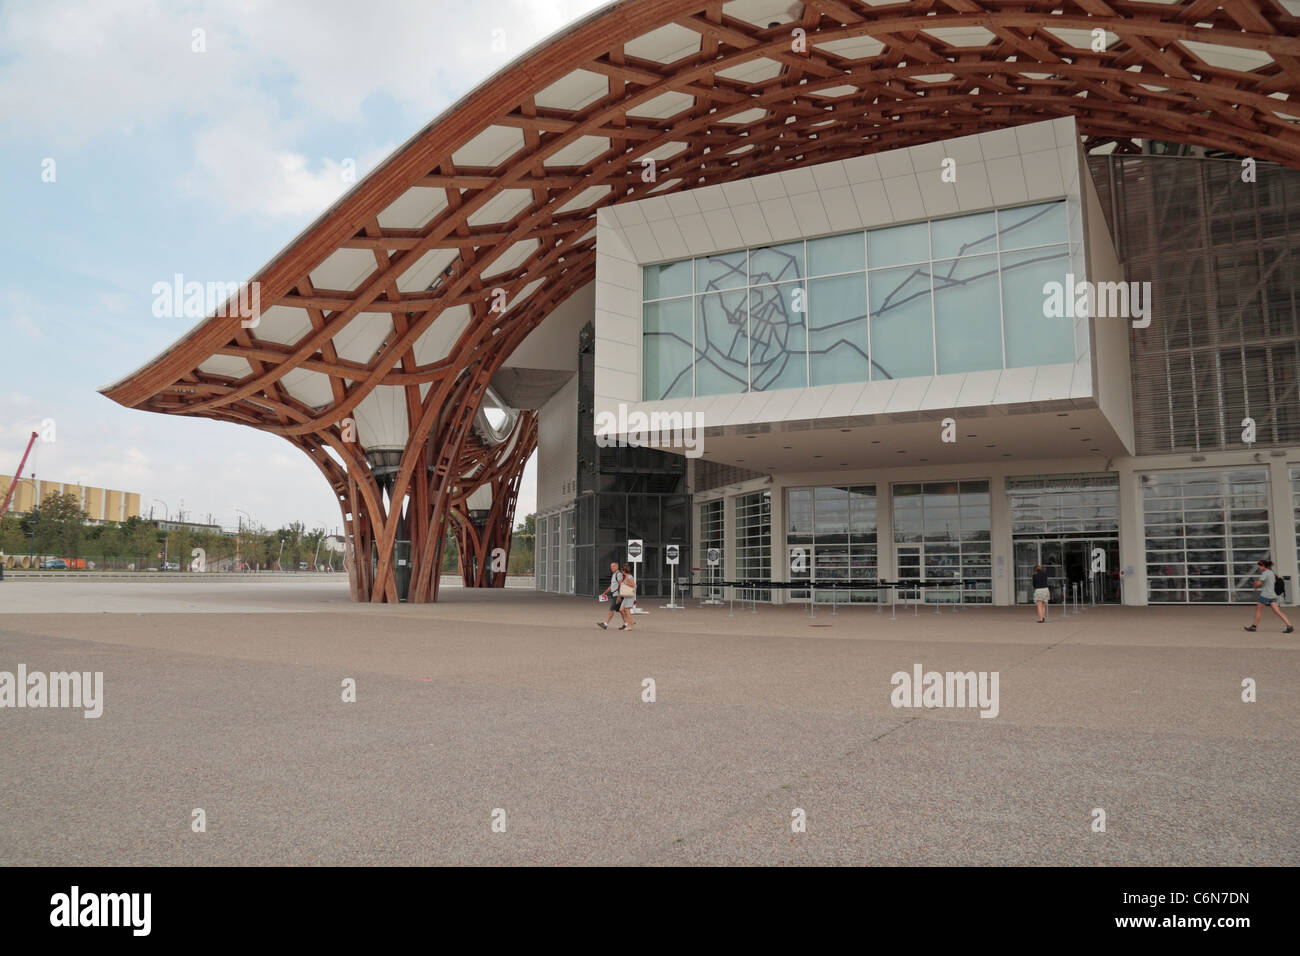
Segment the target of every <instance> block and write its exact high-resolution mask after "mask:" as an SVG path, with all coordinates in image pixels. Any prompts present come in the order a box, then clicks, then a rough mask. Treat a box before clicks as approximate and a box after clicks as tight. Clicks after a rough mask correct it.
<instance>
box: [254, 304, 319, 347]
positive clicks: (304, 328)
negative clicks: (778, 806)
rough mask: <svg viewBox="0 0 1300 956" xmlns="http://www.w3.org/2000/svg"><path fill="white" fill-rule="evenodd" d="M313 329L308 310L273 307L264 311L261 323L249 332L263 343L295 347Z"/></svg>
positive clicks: (281, 306) (282, 306)
mask: <svg viewBox="0 0 1300 956" xmlns="http://www.w3.org/2000/svg"><path fill="white" fill-rule="evenodd" d="M311 329H312V325H311V318H310V317H309V316H308V315H307V310H306V309H295V308H291V307H289V306H284V305H273V306H271V307H270V308H268V309H263V310H262V318H261V321H260V322H258V323H257V325H256V326H255V327H252V328H250V329H249V331H250V332H251V333H253V335H254V336H256V337H257V338H259V339H261V340H262V341H263V342H278V343H279V344H280V345H293V344H294V343H296V342H297V341H298V340H299V339H301V338H302V337H303V336H304V335H306V334H307V333H309V332H310V331H311Z"/></svg>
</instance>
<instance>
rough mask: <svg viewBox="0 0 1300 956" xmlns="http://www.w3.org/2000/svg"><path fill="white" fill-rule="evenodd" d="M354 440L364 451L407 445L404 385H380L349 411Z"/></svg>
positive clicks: (398, 447)
mask: <svg viewBox="0 0 1300 956" xmlns="http://www.w3.org/2000/svg"><path fill="white" fill-rule="evenodd" d="M352 417H353V418H354V419H355V420H356V423H357V442H358V444H360V445H361V447H362V448H364V449H365V450H366V451H379V450H381V449H395V448H397V449H400V448H405V447H406V439H407V423H406V394H405V389H401V388H397V387H396V386H392V385H380V386H378V387H376V388H375V389H374V391H372V392H371V393H370V394H369V395H367V396H366V397H365V398H363V399H362V400H361V402H360V404H358V405H357V407H356V409H355V410H354V411H353V413H352Z"/></svg>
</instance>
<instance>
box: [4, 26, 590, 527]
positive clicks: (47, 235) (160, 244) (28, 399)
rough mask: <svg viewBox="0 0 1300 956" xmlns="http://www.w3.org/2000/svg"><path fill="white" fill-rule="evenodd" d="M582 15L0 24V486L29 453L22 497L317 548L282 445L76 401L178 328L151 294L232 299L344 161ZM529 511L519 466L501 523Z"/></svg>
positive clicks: (333, 523) (308, 471)
mask: <svg viewBox="0 0 1300 956" xmlns="http://www.w3.org/2000/svg"><path fill="white" fill-rule="evenodd" d="M603 5H604V2H603V0H477V2H472V3H467V2H456V3H450V2H444V0H371V2H368V3H365V4H360V5H358V4H356V3H355V2H348V3H342V2H336V0H223V2H206V0H204V2H193V3H186V2H175V0H173V2H150V0H135V2H128V0H67V2H61V0H51V2H42V3H30V2H25V0H20V2H12V0H5V2H0V212H2V213H3V215H4V219H5V220H6V228H5V229H4V230H3V237H2V238H0V474H12V473H13V471H14V469H15V468H16V467H17V465H18V461H19V459H20V458H21V456H22V452H23V448H24V447H25V446H26V443H27V439H28V437H29V435H30V434H31V432H32V431H40V432H42V433H43V435H45V436H47V437H49V438H50V439H51V440H48V441H46V440H40V441H38V442H37V443H36V445H35V447H34V448H33V450H32V455H31V458H30V460H29V462H28V465H27V467H26V469H25V470H24V475H30V474H32V473H33V472H35V474H36V476H37V477H38V478H40V479H41V480H42V481H44V480H50V481H63V482H76V483H83V484H87V485H92V486H98V487H105V488H113V489H120V490H125V491H136V492H139V493H140V496H141V507H142V510H143V511H144V512H145V513H146V514H147V513H148V511H149V509H150V508H153V509H154V514H155V516H156V517H162V516H163V515H164V513H166V514H167V515H170V516H171V517H173V518H175V517H177V514H178V512H180V511H182V510H183V511H184V515H185V518H186V519H187V520H195V521H208V520H209V516H211V520H212V521H214V522H216V523H218V524H221V525H222V526H225V527H232V528H233V527H235V525H236V524H237V521H238V518H237V513H238V512H237V509H238V511H242V512H244V513H245V515H247V516H251V519H252V520H253V522H254V523H255V524H260V525H264V526H265V527H268V528H276V527H279V526H281V525H284V524H287V523H289V522H293V521H300V522H302V523H303V524H305V525H306V526H307V527H308V528H314V527H325V528H327V529H329V530H331V531H333V530H334V529H336V528H338V527H339V525H340V524H341V517H340V514H339V509H338V505H337V504H336V503H335V501H334V497H333V494H332V493H331V491H330V489H329V486H328V485H327V484H326V483H325V480H324V478H322V477H321V474H320V472H319V471H317V470H316V467H315V466H314V465H312V464H311V462H310V461H309V460H308V459H307V457H306V456H305V455H303V454H302V453H301V452H299V451H298V450H297V449H295V448H294V447H292V446H291V445H289V444H288V443H287V442H285V441H284V440H283V439H281V438H278V437H276V436H273V435H268V434H265V433H263V432H260V431H257V430H255V429H251V428H247V427H244V426H240V425H233V424H227V423H223V422H214V421H209V420H206V419H198V418H179V417H176V416H170V415H157V414H153V413H150V412H142V411H134V410H130V409H125V408H122V407H121V406H119V405H117V404H116V403H114V402H111V401H109V400H108V399H107V398H105V397H104V396H102V395H100V394H99V393H98V390H99V389H100V388H102V387H104V386H106V385H110V384H112V383H114V382H117V381H118V380H120V379H121V378H123V377H125V376H127V375H129V374H130V373H131V372H133V371H135V370H136V369H138V368H139V367H140V366H142V365H144V364H145V363H146V362H148V361H149V360H150V359H152V358H153V357H154V356H155V355H157V354H158V353H159V352H160V351H162V350H163V349H164V348H166V347H167V346H168V345H170V344H171V343H172V342H174V341H175V340H177V339H178V338H180V337H181V336H182V335H184V334H185V333H186V332H187V331H188V330H189V329H190V328H191V327H192V326H193V325H195V324H196V321H195V320H194V319H193V318H156V317H154V315H153V309H152V304H153V300H154V293H153V291H152V290H153V287H154V284H155V283H158V282H171V280H172V276H173V275H174V274H176V273H181V274H182V275H187V276H207V277H213V276H216V277H219V278H220V279H221V280H222V281H238V280H241V279H247V278H250V277H251V276H252V275H254V274H255V273H256V272H257V271H258V270H259V269H260V268H261V267H262V266H263V265H264V264H266V263H267V262H268V261H269V260H270V259H271V258H272V257H273V256H274V255H275V254H276V253H277V252H279V251H280V250H281V249H282V248H283V247H284V246H285V245H287V244H288V243H289V242H290V241H291V240H292V239H293V238H294V237H295V236H297V234H298V233H299V232H300V231H301V230H302V229H303V228H304V227H306V226H307V225H308V224H310V223H311V222H312V221H313V220H314V219H316V217H317V216H319V215H320V214H321V213H322V212H324V211H325V209H326V208H328V207H329V206H330V204H331V203H333V202H334V201H335V200H336V199H337V198H338V197H339V196H341V195H342V194H343V193H344V192H345V191H346V190H347V189H348V188H350V185H351V184H350V183H348V182H347V181H346V176H345V175H344V170H346V169H347V168H348V167H349V165H350V164H349V162H348V161H349V160H350V161H351V165H355V168H356V172H357V177H358V178H360V177H362V176H364V175H365V174H366V173H367V172H369V171H370V170H371V169H373V168H374V167H375V166H376V165H378V164H379V163H380V162H382V160H383V159H384V158H385V157H387V156H388V155H389V154H390V153H391V152H392V151H393V150H394V149H396V148H397V147H398V146H399V145H401V144H402V143H403V142H405V141H406V140H407V139H408V138H410V137H411V136H412V135H413V134H415V133H416V132H417V131H418V130H420V129H421V128H423V127H424V126H425V125H426V124H428V123H429V122H430V121H431V120H432V119H434V118H435V117H436V116H438V115H439V114H440V113H441V112H442V111H443V110H444V109H446V108H447V107H448V106H450V105H451V104H452V103H454V102H455V101H456V100H458V99H460V98H461V97H462V96H464V95H465V94H466V93H468V92H470V91H471V90H472V89H473V88H474V87H476V86H477V85H478V84H479V83H481V82H482V81H483V80H485V79H487V78H488V77H489V76H491V75H492V74H494V73H495V72H496V71H498V70H499V69H501V68H502V67H504V66H505V65H507V64H508V63H509V62H510V61H512V60H514V59H516V58H517V57H518V56H519V55H520V54H522V53H524V52H526V51H527V50H528V49H529V48H530V47H532V46H533V45H534V44H536V43H537V42H539V41H541V40H543V39H544V38H546V37H547V36H549V35H550V34H552V33H554V32H555V31H556V30H559V29H561V28H563V27H565V26H566V25H568V24H570V23H572V22H574V21H575V20H577V19H579V18H580V17H582V16H583V15H585V14H586V13H588V12H590V11H591V10H594V9H596V8H598V7H600V6H603ZM197 31H201V32H197ZM502 46H503V47H504V51H502V50H501V49H500V48H501V47H502ZM200 48H201V49H200ZM51 423H52V426H53V427H52V428H51V427H50V424H51ZM43 425H44V427H42V426H43ZM535 500H536V462H535V460H534V462H531V463H530V464H529V468H528V471H527V472H526V474H525V477H524V480H523V483H522V486H521V491H520V500H519V505H518V510H517V514H518V515H519V516H520V517H521V518H522V516H523V515H526V514H529V513H531V512H532V511H533V510H534V508H535ZM244 520H245V521H247V520H248V518H247V517H246V518H245V519H244Z"/></svg>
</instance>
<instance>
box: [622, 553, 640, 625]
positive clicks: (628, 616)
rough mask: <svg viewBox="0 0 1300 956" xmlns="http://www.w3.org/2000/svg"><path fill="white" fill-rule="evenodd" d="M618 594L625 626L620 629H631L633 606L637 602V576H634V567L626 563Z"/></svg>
mask: <svg viewBox="0 0 1300 956" xmlns="http://www.w3.org/2000/svg"><path fill="white" fill-rule="evenodd" d="M618 596H619V599H620V600H619V602H618V604H619V613H621V614H622V615H623V626H622V627H620V628H619V630H620V631H627V630H631V628H632V623H633V622H632V607H633V605H635V604H636V578H634V577H632V569H631V568H629V567H628V566H627V565H626V564H625V565H623V571H622V579H621V580H620V581H619V583H618Z"/></svg>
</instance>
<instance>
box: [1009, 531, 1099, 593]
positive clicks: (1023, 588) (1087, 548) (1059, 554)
mask: <svg viewBox="0 0 1300 956" xmlns="http://www.w3.org/2000/svg"><path fill="white" fill-rule="evenodd" d="M1015 550H1016V603H1017V604H1032V603H1033V597H1034V587H1033V577H1034V565H1036V564H1038V565H1042V567H1043V570H1044V571H1045V572H1047V586H1048V587H1049V588H1050V589H1051V591H1052V600H1053V601H1054V602H1056V603H1061V602H1063V601H1064V600H1065V598H1066V596H1067V595H1072V594H1074V593H1076V592H1075V591H1074V588H1075V587H1076V586H1077V587H1078V592H1077V593H1078V595H1079V600H1080V601H1081V602H1082V603H1084V604H1094V603H1095V604H1118V603H1119V600H1120V593H1119V541H1118V540H1117V539H1115V538H1070V539H1066V540H1063V541H1017V542H1016V543H1015ZM1097 551H1101V553H1102V555H1103V557H1104V560H1103V561H1102V562H1101V569H1100V570H1097V571H1094V570H1092V568H1093V563H1094V561H1093V559H1094V557H1095V556H1096V552H1097ZM1070 599H1071V600H1073V597H1071V598H1070Z"/></svg>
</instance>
